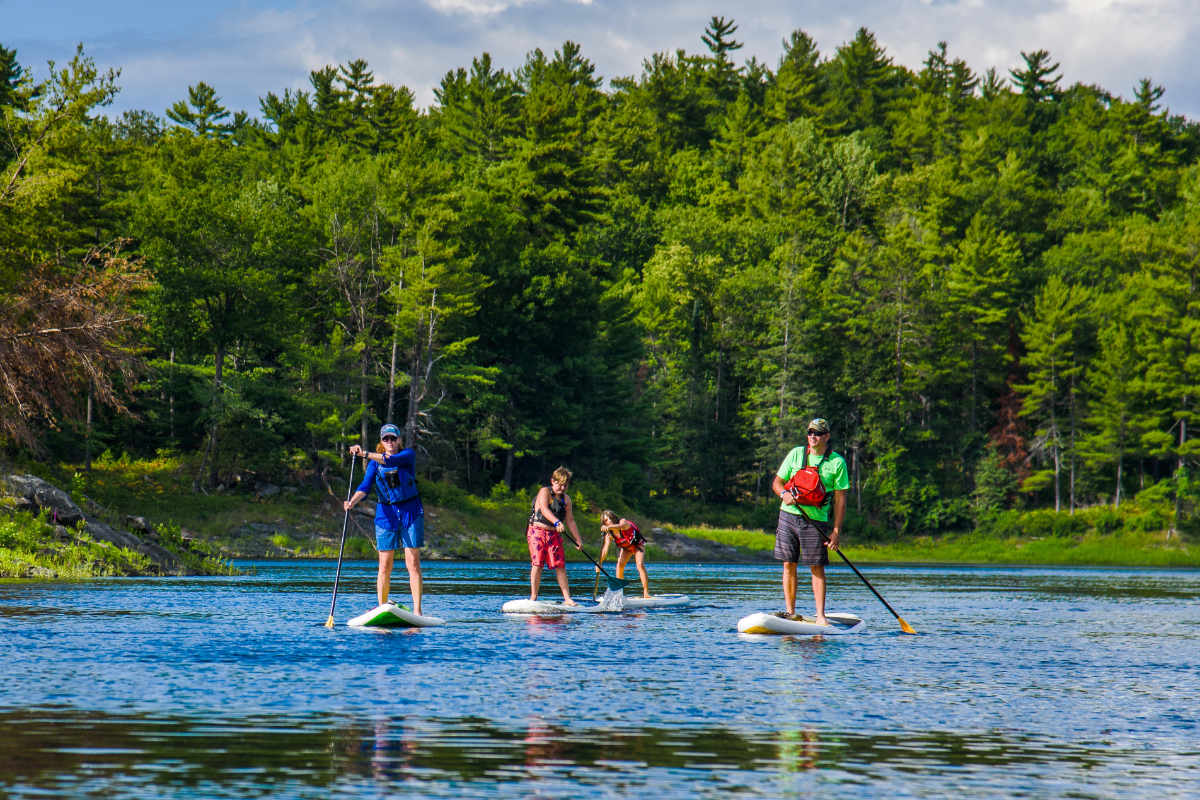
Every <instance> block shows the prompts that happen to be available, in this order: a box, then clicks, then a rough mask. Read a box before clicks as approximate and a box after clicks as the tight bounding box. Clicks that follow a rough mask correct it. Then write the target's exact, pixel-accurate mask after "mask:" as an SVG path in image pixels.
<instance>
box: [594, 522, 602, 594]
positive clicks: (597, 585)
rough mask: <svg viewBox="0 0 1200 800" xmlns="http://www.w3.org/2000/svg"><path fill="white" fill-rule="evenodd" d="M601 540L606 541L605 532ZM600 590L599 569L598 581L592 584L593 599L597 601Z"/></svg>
mask: <svg viewBox="0 0 1200 800" xmlns="http://www.w3.org/2000/svg"><path fill="white" fill-rule="evenodd" d="M603 530H604V529H603V528H601V531H603ZM600 541H601V542H603V541H604V534H603V533H601V534H600ZM598 591H600V573H599V572H598V571H597V572H596V582H595V583H593V584H592V600H593V601H595V600H596V592H598Z"/></svg>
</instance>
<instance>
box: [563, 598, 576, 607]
mask: <svg viewBox="0 0 1200 800" xmlns="http://www.w3.org/2000/svg"><path fill="white" fill-rule="evenodd" d="M563 605H564V606H577V605H579V603H576V602H575V601H574V600H572V599H571V598H569V597H564V598H563Z"/></svg>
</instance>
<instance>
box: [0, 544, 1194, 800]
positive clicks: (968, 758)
mask: <svg viewBox="0 0 1200 800" xmlns="http://www.w3.org/2000/svg"><path fill="white" fill-rule="evenodd" d="M241 566H247V567H251V568H253V569H254V570H255V574H252V575H246V576H240V577H233V578H227V577H226V578H189V579H129V580H100V581H90V582H80V583H66V584H52V585H48V584H38V583H19V582H18V583H0V665H2V671H0V731H2V732H3V735H2V736H0V796H7V797H12V798H27V797H45V796H56V797H86V796H96V797H101V796H103V797H138V798H156V797H171V798H179V797H184V798H189V797H190V798H211V797H239V798H242V797H271V798H297V797H306V798H307V797H311V798H327V797H335V798H336V797H355V798H363V797H366V798H369V797H385V796H396V795H405V794H408V795H412V796H420V797H455V798H458V797H522V798H523V797H545V798H552V797H581V796H589V797H590V796H599V797H627V796H632V795H635V794H636V795H638V796H643V797H648V798H653V800H669V799H670V798H691V797H722V798H728V797H815V796H818V795H820V796H853V797H886V798H892V797H956V798H958V797H964V796H970V797H1037V798H1043V797H1064V798H1065V797H1070V798H1093V797H1104V798H1130V797H1151V796H1165V797H1187V796H1200V726H1198V722H1197V720H1198V719H1200V669H1198V666H1200V664H1198V662H1200V602H1198V600H1200V571H1195V570H1188V571H1160V570H1113V569H1052V568H940V567H927V566H920V567H896V566H888V567H884V566H875V565H863V569H864V573H865V574H866V575H867V576H868V578H869V579H870V580H871V581H872V583H873V584H875V586H876V588H878V589H879V591H880V592H881V593H882V594H883V595H884V597H886V598H887V599H888V600H889V601H890V602H891V603H892V605H893V606H894V607H895V608H896V609H897V611H899V612H900V614H901V615H902V616H903V617H904V618H905V619H906V620H907V621H908V622H909V623H910V624H911V625H913V626H914V627H915V628H916V629H917V631H918V632H919V635H918V636H907V635H904V634H902V633H901V632H900V628H899V625H898V623H897V622H896V620H895V618H894V617H893V616H892V615H891V614H889V613H888V611H887V609H885V608H884V607H883V606H882V605H881V604H880V603H879V602H878V601H877V600H876V599H875V597H874V596H873V595H871V594H870V592H869V591H868V590H867V588H866V587H865V586H864V585H863V584H862V583H861V582H860V581H859V580H858V578H857V577H855V575H854V574H853V573H852V572H850V571H849V570H847V569H845V568H841V567H833V568H831V570H830V578H831V602H830V609H831V610H842V611H854V612H857V613H859V614H860V615H862V616H863V617H865V618H866V619H867V622H868V626H869V628H868V631H867V633H865V634H863V635H856V636H845V637H829V638H825V639H819V638H811V637H809V638H790V637H783V638H780V637H744V636H740V635H739V634H738V633H737V632H736V629H735V626H736V623H737V620H738V618H739V617H741V616H744V615H745V614H748V613H751V612H754V611H764V610H766V611H771V610H776V609H778V608H779V607H780V605H781V600H780V591H779V587H778V581H779V570H778V567H777V566H774V565H755V566H724V565H715V564H703V565H690V564H689V565H678V564H670V565H668V564H657V563H656V564H652V565H651V566H650V569H651V580H652V586H653V588H654V590H655V591H656V592H660V593H667V592H682V593H686V594H688V595H690V596H691V597H692V598H693V600H694V601H695V602H694V604H693V605H692V606H690V607H687V608H684V609H682V610H678V609H672V610H667V609H662V610H655V611H646V612H641V613H622V614H583V615H573V616H568V617H562V618H558V619H536V618H529V617H511V616H509V617H506V616H505V615H503V614H501V613H500V611H499V609H500V605H501V604H502V603H503V601H504V600H506V599H509V598H512V597H518V596H521V594H522V592H523V590H524V589H525V587H526V585H527V576H528V567H527V566H525V565H521V564H511V563H508V564H498V563H438V562H435V563H427V564H426V565H425V577H426V590H427V592H428V595H427V598H426V604H425V611H426V613H429V614H436V615H439V616H442V617H444V618H445V619H446V620H447V621H448V624H447V625H445V626H443V627H440V628H428V629H424V630H412V631H390V632H378V631H363V630H353V629H349V628H347V627H345V626H344V625H341V624H339V626H338V627H337V628H335V629H334V630H329V629H327V628H325V627H324V622H325V620H326V618H327V616H328V613H329V602H330V591H331V587H332V578H333V564H332V563H329V562H305V563H294V562H293V563H280V562H257V563H253V564H242V565H241ZM402 573H403V570H401V577H402ZM571 574H572V585H573V587H574V588H575V591H576V593H577V594H583V595H587V594H590V592H591V586H592V575H591V573H590V567H589V571H584V569H583V567H582V566H580V565H577V564H572V566H571ZM373 580H374V567H373V565H371V564H368V563H366V562H354V563H349V564H347V565H346V566H345V567H344V569H343V579H342V584H341V591H340V593H339V600H338V605H337V613H336V616H337V619H338V622H339V623H344V622H345V620H346V619H348V618H349V617H350V616H352V615H354V614H357V613H360V612H362V611H365V610H367V609H368V608H370V607H371V606H373V605H374V600H373V588H372V586H373ZM406 588H407V587H406V586H405V585H404V584H403V583H402V582H400V583H399V585H398V586H397V589H398V590H399V594H400V597H401V598H403V597H404V592H405V591H406ZM556 594H557V592H556V591H555V587H554V586H553V582H552V580H547V581H546V584H545V587H544V590H543V596H544V597H547V598H550V599H552V598H553V597H554V596H555V595H556ZM805 599H806V600H807V599H808V598H805ZM831 791H832V792H834V793H835V794H833V795H830V792H831Z"/></svg>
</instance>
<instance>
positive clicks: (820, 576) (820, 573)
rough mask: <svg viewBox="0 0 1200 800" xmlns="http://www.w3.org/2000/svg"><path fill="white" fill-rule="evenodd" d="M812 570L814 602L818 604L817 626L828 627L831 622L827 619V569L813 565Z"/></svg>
mask: <svg viewBox="0 0 1200 800" xmlns="http://www.w3.org/2000/svg"><path fill="white" fill-rule="evenodd" d="M810 569H811V570H812V589H813V600H815V601H816V603H817V624H818V625H828V624H829V620H827V619H825V567H824V566H822V565H821V564H813V565H812V566H811V567H810Z"/></svg>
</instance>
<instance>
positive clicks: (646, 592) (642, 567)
mask: <svg viewBox="0 0 1200 800" xmlns="http://www.w3.org/2000/svg"><path fill="white" fill-rule="evenodd" d="M633 563H634V564H636V565H637V571H638V577H639V578H641V579H642V597H649V596H650V576H649V575H647V574H646V554H645V553H644V552H643V551H641V550H638V551H637V552H635V553H634V554H633Z"/></svg>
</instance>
